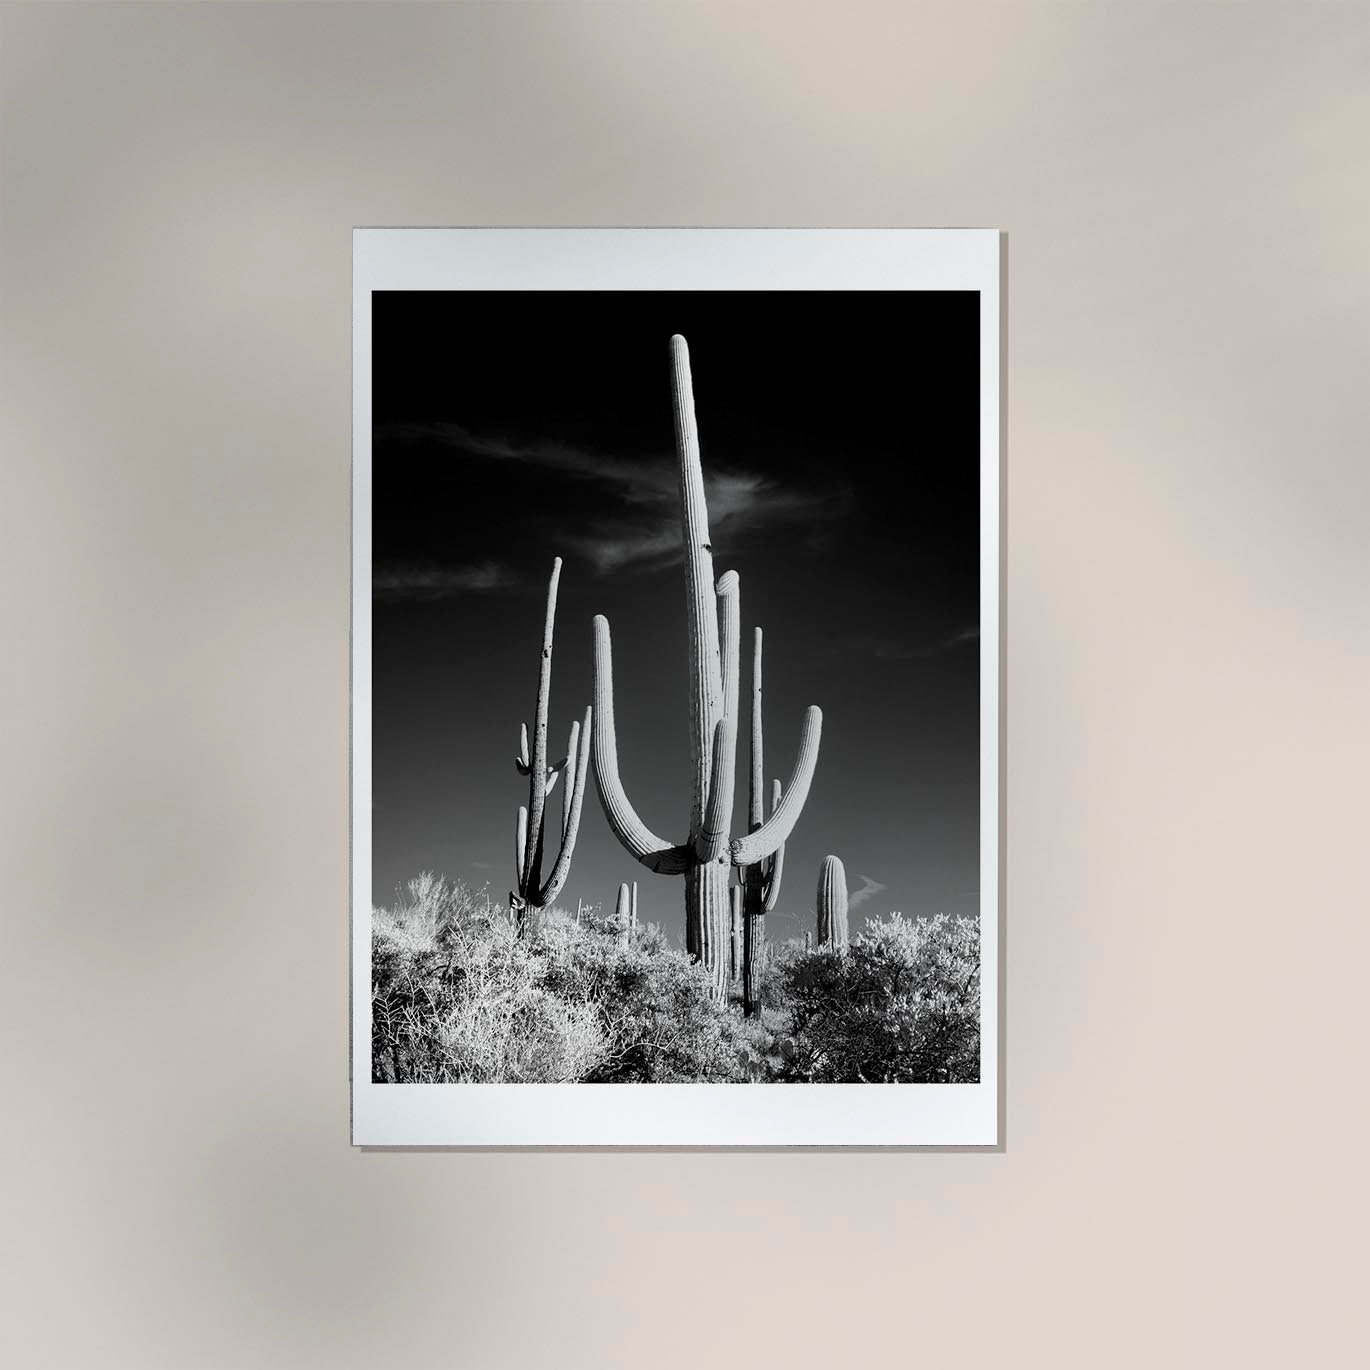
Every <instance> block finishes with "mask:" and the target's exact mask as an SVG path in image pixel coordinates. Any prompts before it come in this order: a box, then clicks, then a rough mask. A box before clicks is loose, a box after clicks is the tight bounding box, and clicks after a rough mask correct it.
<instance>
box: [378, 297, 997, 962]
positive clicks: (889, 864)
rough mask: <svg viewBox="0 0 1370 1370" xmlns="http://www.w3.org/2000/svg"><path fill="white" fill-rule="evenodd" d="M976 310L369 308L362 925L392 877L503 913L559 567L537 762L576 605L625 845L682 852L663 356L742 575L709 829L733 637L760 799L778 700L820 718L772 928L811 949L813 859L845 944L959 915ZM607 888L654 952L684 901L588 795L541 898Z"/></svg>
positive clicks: (786, 721) (570, 655)
mask: <svg viewBox="0 0 1370 1370" xmlns="http://www.w3.org/2000/svg"><path fill="white" fill-rule="evenodd" d="M977 311H978V300H977V297H976V296H975V295H973V294H953V293H942V294H930V293H923V294H902V293H859V294H858V293H831V292H804V293H797V294H788V293H786V294H781V293H768V292H762V293H750V292H749V293H745V294H740V293H690V294H680V293H661V294H642V293H627V292H623V293H617V292H615V293H595V294H584V293H576V292H564V293H562V292H558V293H507V292H499V293H489V294H485V293H469V292H463V293H440V292H422V293H386V294H377V295H376V296H374V297H373V407H374V424H375V428H374V449H373V450H374V509H373V518H374V525H373V528H374V539H375V541H374V547H375V562H374V637H373V650H374V655H373V682H372V683H373V701H374V706H373V707H374V717H373V749H374V751H373V758H374V818H373V822H374V869H373V897H374V899H375V900H376V902H377V903H388V902H390V901H391V900H392V899H393V898H394V893H395V889H396V887H397V886H399V885H401V884H402V883H403V882H404V881H406V880H407V879H409V878H410V877H412V876H413V875H415V874H417V873H418V872H419V871H421V870H433V871H436V872H440V873H442V874H445V875H448V876H451V877H456V878H459V879H462V880H465V881H468V882H470V883H471V884H473V885H474V886H475V887H477V888H479V887H481V886H483V885H485V884H486V883H487V882H488V883H489V886H490V888H491V891H492V893H493V894H494V895H495V896H496V897H498V898H501V899H502V898H504V897H505V894H506V892H507V890H508V889H509V886H510V884H511V882H512V877H513V859H514V858H513V849H514V836H513V834H514V817H515V813H516V810H517V808H518V806H519V804H521V803H527V781H526V779H524V778H522V777H520V776H519V775H517V774H516V772H515V770H514V763H513V758H514V753H515V750H516V746H517V741H518V731H519V724H520V722H521V721H524V720H527V721H528V722H529V723H530V725H531V722H532V716H533V704H534V699H535V696H536V688H537V666H538V650H539V645H540V635H541V627H542V615H543V606H544V602H545V596H546V589H547V579H548V575H549V572H550V570H551V564H552V558H553V557H554V556H557V555H560V556H561V557H562V558H563V559H564V562H565V566H564V568H563V571H562V577H561V586H560V595H559V607H558V613H557V624H556V642H555V651H554V654H553V676H552V697H551V717H550V729H549V753H550V754H551V755H552V756H553V758H554V759H556V758H559V757H560V756H561V755H563V754H564V752H565V747H566V737H567V733H568V731H569V728H570V724H571V721H572V719H575V718H580V717H582V716H583V714H584V710H585V706H586V705H587V704H588V703H589V702H590V694H591V631H590V620H591V618H592V616H593V615H594V614H596V613H604V614H606V615H607V616H608V618H609V621H610V624H611V625H612V628H613V638H614V667H615V685H616V704H617V709H616V713H617V723H618V737H619V760H620V766H621V771H622V775H623V780H624V784H625V786H626V788H627V790H628V794H629V797H630V798H631V799H632V801H633V803H634V806H635V807H636V808H637V810H638V812H639V814H640V815H641V816H642V818H643V820H644V821H645V822H646V823H647V824H648V826H649V827H651V828H652V829H654V830H655V831H656V832H658V833H659V834H660V835H661V836H662V837H665V838H668V839H670V840H672V841H680V840H682V839H683V838H684V837H685V835H686V834H685V827H686V822H687V816H688V801H689V792H690V785H689V773H688V714H687V689H688V681H687V648H686V637H685V589H684V578H683V575H682V571H681V558H680V524H679V505H678V495H677V487H676V474H675V460H674V451H673V438H672V427H671V405H670V369H669V354H668V340H669V338H670V335H671V334H672V333H677V332H678V333H682V334H684V336H685V337H686V339H687V340H688V342H689V345H690V353H691V362H692V366H693V372H694V385H695V404H696V412H697V415H698V422H699V432H700V445H701V451H702V455H703V464H704V472H705V481H706V485H707V488H708V495H709V507H710V524H711V533H712V541H713V547H714V569H715V574H716V575H721V574H722V573H723V571H725V570H727V569H729V568H734V569H736V570H737V571H738V572H739V573H740V575H741V580H742V631H743V643H742V646H743V651H742V658H743V667H744V669H743V676H742V681H741V697H742V700H743V728H742V729H741V732H740V738H739V746H738V774H739V783H738V788H737V801H736V808H735V811H734V828H733V831H734V833H736V832H739V831H741V830H742V826H743V825H744V824H745V821H746V813H747V782H746V775H747V764H748V763H747V740H746V739H747V737H748V736H749V729H748V728H747V726H746V718H747V708H748V705H747V702H746V701H747V700H748V697H749V684H750V662H751V635H752V628H753V626H754V625H757V624H759V625H760V626H761V627H762V628H763V629H764V630H765V685H766V696H765V707H766V719H765V724H766V733H765V745H766V773H767V779H768V781H769V779H770V777H772V776H779V777H780V778H781V779H782V780H783V781H785V782H786V783H787V784H788V781H789V776H790V771H791V768H792V766H793V764H794V756H795V749H796V746H797V743H798V737H799V725H800V719H801V716H802V713H803V709H804V707H805V706H806V705H808V704H819V705H821V706H822V709H823V714H824V730H823V744H822V750H821V752H820V756H819V762H818V770H817V775H816V777H815V780H814V785H813V789H812V791H811V793H810V796H809V800H808V804H807V806H806V807H805V810H804V813H803V815H802V817H801V818H800V820H799V823H798V826H797V827H796V829H795V832H794V835H793V837H792V839H791V842H790V845H789V847H788V849H787V852H786V868H785V879H784V883H783V886H782V890H781V898H780V903H779V906H778V909H777V915H776V917H775V921H774V922H773V924H772V927H771V929H769V930H770V931H772V932H773V935H775V936H777V937H785V936H789V935H794V934H796V933H799V932H802V931H803V930H804V929H807V928H811V927H812V923H813V920H812V916H811V913H810V910H812V908H813V906H814V890H815V886H816V883H817V877H818V867H819V863H820V861H821V860H822V858H823V856H824V855H825V854H826V853H828V852H833V853H835V854H837V855H838V856H841V857H842V859H843V861H844V862H845V864H846V868H847V876H848V881H849V884H850V887H851V890H852V893H853V896H854V901H853V902H854V908H853V931H855V930H856V929H857V928H858V927H859V926H860V924H861V922H862V920H863V919H864V918H865V917H867V916H871V915H874V914H881V913H885V912H887V911H889V910H891V909H902V910H903V911H904V912H905V913H906V914H909V915H914V914H930V913H936V912H947V913H956V914H975V913H977V912H978V908H979V894H978V888H977V886H978V802H979V801H978V793H979V786H978V745H979V744H978V717H979V705H978V671H979V623H978V603H979V541H978V518H979V495H978V489H979V478H978V441H979V434H978V404H979V400H978V375H977V356H978V321H977ZM552 811H553V813H554V814H556V815H559V814H560V786H558V790H557V796H556V799H555V801H554V804H553V810H552ZM549 861H550V857H549ZM632 879H637V880H638V881H639V885H640V900H641V916H642V917H643V918H644V919H647V920H649V921H655V922H660V923H662V924H663V925H664V926H665V927H666V928H667V929H668V930H669V931H670V933H671V936H672V938H673V940H675V941H677V942H679V941H681V940H682V939H683V929H684V911H683V882H682V881H681V880H680V878H679V877H671V878H668V877H665V876H657V875H653V874H652V873H651V872H649V871H647V870H645V869H643V868H642V867H640V866H638V865H637V863H636V862H634V861H633V860H632V859H631V858H630V857H629V856H628V855H627V853H626V852H624V851H623V849H622V848H621V847H620V846H619V845H618V842H617V840H616V839H615V838H614V837H613V835H612V833H611V832H610V831H609V828H608V825H607V823H606V822H605V819H604V816H603V812H602V810H601V808H600V804H599V796H598V791H597V790H596V788H595V786H594V781H593V775H592V776H591V779H590V782H589V788H588V791H587V795H586V803H585V810H584V813H583V816H582V823H581V832H580V840H579V843H578V845H577V849H576V856H575V862H574V864H573V866H572V869H571V876H570V879H569V880H568V882H567V885H566V887H565V889H564V890H563V892H562V895H561V898H560V902H561V903H563V904H569V905H570V906H571V907H573V908H574V906H575V902H576V899H577V897H578V896H579V897H581V898H584V899H586V900H589V901H591V902H600V901H603V902H605V903H607V904H612V901H613V898H614V893H615V891H616V889H617V886H618V882H619V881H620V880H632ZM869 887H879V888H869ZM863 888H869V893H868V894H867V895H866V896H865V897H863V898H860V899H857V898H855V896H856V894H857V891H860V890H862V889H863Z"/></svg>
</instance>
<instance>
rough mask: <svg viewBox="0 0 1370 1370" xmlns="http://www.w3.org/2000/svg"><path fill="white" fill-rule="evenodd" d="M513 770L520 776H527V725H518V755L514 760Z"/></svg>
mask: <svg viewBox="0 0 1370 1370" xmlns="http://www.w3.org/2000/svg"><path fill="white" fill-rule="evenodd" d="M514 769H515V770H517V771H518V773H519V774H520V775H527V774H528V725H527V724H526V723H520V724H519V754H518V755H517V756H516V757H515V758H514Z"/></svg>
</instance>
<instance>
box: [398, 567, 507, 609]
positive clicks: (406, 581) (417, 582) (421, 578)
mask: <svg viewBox="0 0 1370 1370" xmlns="http://www.w3.org/2000/svg"><path fill="white" fill-rule="evenodd" d="M516 583H517V582H516V580H515V577H514V576H513V574H512V573H511V572H510V571H509V570H508V569H507V568H506V567H504V566H501V565H499V563H498V562H493V561H483V562H480V563H479V564H477V565H474V566H408V565H394V566H378V567H377V568H376V569H375V571H374V572H373V573H372V576H371V593H372V594H373V595H374V596H375V597H376V598H377V599H388V600H397V599H418V600H430V599H448V598H450V597H451V596H453V595H469V594H484V593H487V592H489V591H491V590H503V589H507V588H508V587H510V586H512V585H514V584H516Z"/></svg>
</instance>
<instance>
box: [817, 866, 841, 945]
mask: <svg viewBox="0 0 1370 1370" xmlns="http://www.w3.org/2000/svg"><path fill="white" fill-rule="evenodd" d="M818 945H819V946H820V947H832V948H834V950H836V951H841V950H842V948H843V947H845V946H846V945H847V872H846V870H845V869H844V868H843V865H842V862H841V861H840V860H838V858H837V857H835V856H825V857H824V858H823V864H822V865H821V866H820V867H819V869H818Z"/></svg>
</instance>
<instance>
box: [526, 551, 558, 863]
mask: <svg viewBox="0 0 1370 1370" xmlns="http://www.w3.org/2000/svg"><path fill="white" fill-rule="evenodd" d="M560 580H561V558H560V557H554V558H553V559H552V575H551V578H550V579H549V580H548V582H547V616H546V617H545V618H544V619H543V623H542V656H541V658H540V659H539V661H538V703H537V715H536V717H535V718H534V719H533V751H532V755H531V756H530V757H529V761H528V766H529V794H528V883H529V884H530V885H537V884H540V883H541V881H542V816H543V812H544V810H545V809H546V807H547V700H548V697H549V696H550V694H551V693H552V632H553V629H554V628H555V626H556V618H557V584H558V582H559V581H560Z"/></svg>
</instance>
